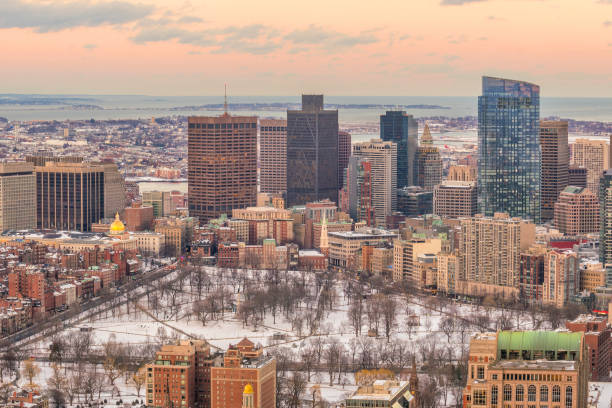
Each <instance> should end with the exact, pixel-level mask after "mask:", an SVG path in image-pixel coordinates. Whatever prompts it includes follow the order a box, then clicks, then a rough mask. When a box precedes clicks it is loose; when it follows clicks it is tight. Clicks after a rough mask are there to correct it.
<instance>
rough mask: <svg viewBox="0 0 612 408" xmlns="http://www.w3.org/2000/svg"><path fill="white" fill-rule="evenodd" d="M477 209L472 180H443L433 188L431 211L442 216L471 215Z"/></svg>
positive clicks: (476, 195)
mask: <svg viewBox="0 0 612 408" xmlns="http://www.w3.org/2000/svg"><path fill="white" fill-rule="evenodd" d="M477 211H478V192H477V190H476V182H474V181H444V182H442V183H441V184H438V185H437V186H435V188H434V194H433V213H434V214H435V215H438V216H440V217H442V218H461V217H473V216H474V215H476V212H477Z"/></svg>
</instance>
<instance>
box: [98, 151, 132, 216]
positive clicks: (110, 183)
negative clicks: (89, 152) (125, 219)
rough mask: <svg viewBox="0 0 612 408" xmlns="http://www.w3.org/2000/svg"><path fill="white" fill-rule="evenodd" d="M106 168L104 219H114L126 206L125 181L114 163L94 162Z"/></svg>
mask: <svg viewBox="0 0 612 408" xmlns="http://www.w3.org/2000/svg"><path fill="white" fill-rule="evenodd" d="M92 164H96V165H101V166H102V167H103V168H104V218H114V217H115V214H117V213H120V212H123V210H125V206H126V192H125V180H124V179H123V176H122V175H121V173H119V168H118V167H117V165H116V164H115V163H112V162H100V163H97V162H94V163H92Z"/></svg>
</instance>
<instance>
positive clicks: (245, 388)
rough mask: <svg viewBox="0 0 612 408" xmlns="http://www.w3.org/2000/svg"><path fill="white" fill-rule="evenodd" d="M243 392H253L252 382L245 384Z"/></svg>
mask: <svg viewBox="0 0 612 408" xmlns="http://www.w3.org/2000/svg"><path fill="white" fill-rule="evenodd" d="M242 393H243V394H253V386H252V385H251V384H247V385H245V386H244V391H243V392H242Z"/></svg>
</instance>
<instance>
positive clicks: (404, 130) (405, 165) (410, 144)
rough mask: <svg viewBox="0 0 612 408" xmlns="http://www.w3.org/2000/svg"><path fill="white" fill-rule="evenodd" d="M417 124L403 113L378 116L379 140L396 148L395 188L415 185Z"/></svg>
mask: <svg viewBox="0 0 612 408" xmlns="http://www.w3.org/2000/svg"><path fill="white" fill-rule="evenodd" d="M418 130H419V124H418V122H417V121H416V119H415V118H414V117H413V116H412V115H408V114H406V112H404V111H387V112H386V113H385V114H384V115H380V138H381V139H382V140H383V141H385V142H393V143H395V144H396V146H397V187H398V188H403V187H407V186H413V185H415V184H416V183H415V181H416V178H415V174H414V163H415V161H416V152H417V148H418Z"/></svg>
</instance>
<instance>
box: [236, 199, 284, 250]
mask: <svg viewBox="0 0 612 408" xmlns="http://www.w3.org/2000/svg"><path fill="white" fill-rule="evenodd" d="M232 219H237V220H247V221H260V222H259V223H252V222H250V223H249V239H248V241H247V242H249V243H261V241H262V240H263V239H265V238H274V239H275V240H276V242H278V243H279V244H281V245H282V244H285V243H287V242H292V241H293V218H291V211H289V210H285V209H282V208H274V207H248V208H244V209H234V210H232ZM258 226H259V227H260V228H258Z"/></svg>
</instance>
